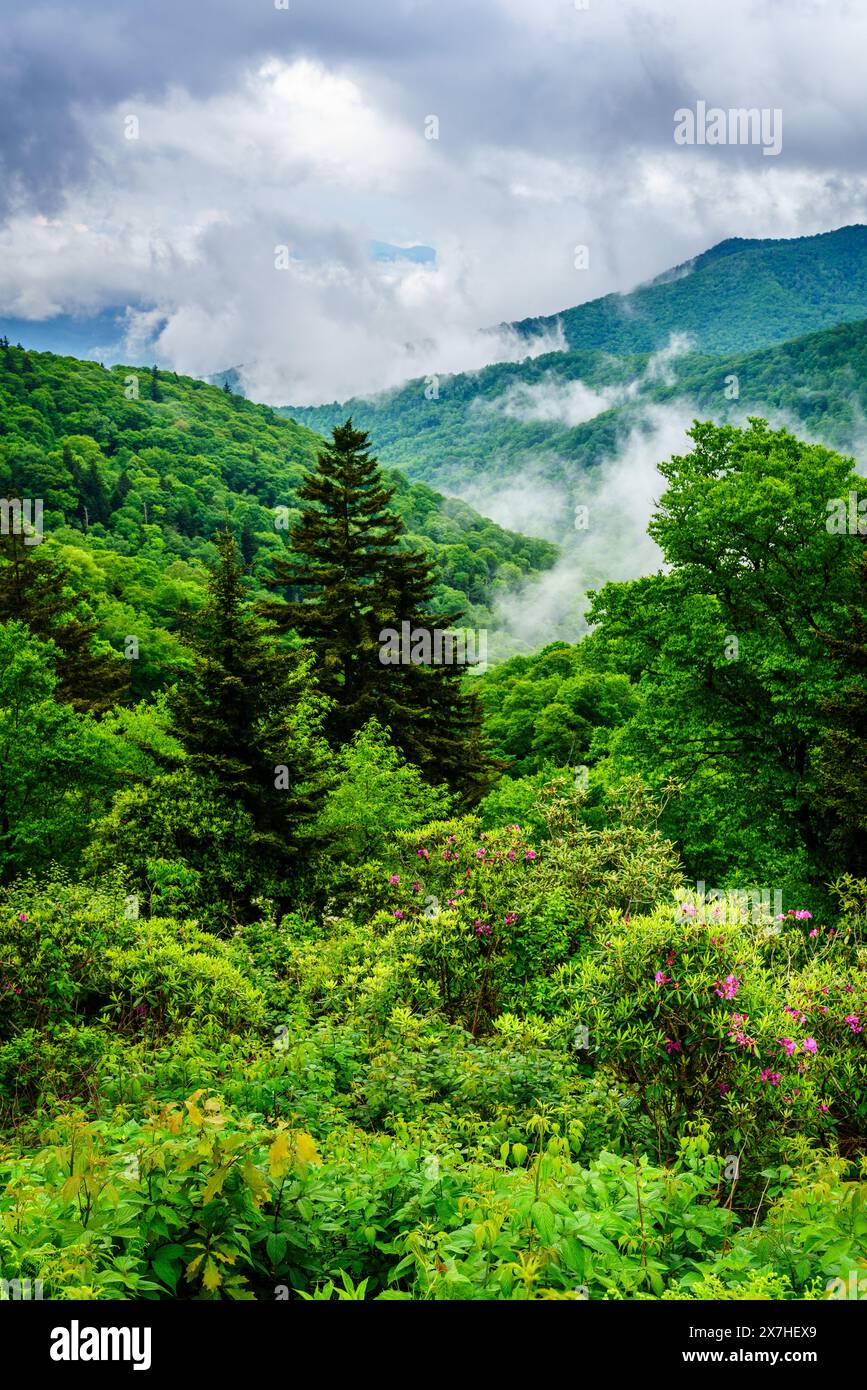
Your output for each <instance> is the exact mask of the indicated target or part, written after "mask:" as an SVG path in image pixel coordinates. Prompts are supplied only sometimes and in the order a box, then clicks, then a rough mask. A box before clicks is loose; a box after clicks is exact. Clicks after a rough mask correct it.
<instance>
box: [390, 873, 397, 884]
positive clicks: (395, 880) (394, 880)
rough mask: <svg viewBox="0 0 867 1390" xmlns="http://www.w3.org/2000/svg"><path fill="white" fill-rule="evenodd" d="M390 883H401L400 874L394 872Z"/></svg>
mask: <svg viewBox="0 0 867 1390" xmlns="http://www.w3.org/2000/svg"><path fill="white" fill-rule="evenodd" d="M388 881H389V883H400V874H392V876H391V878H390V879H389V880H388Z"/></svg>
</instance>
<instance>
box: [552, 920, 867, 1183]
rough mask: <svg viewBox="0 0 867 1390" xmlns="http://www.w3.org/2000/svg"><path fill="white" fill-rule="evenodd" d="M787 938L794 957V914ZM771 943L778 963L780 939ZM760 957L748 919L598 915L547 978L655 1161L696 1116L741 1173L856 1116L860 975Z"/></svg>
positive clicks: (860, 1092)
mask: <svg viewBox="0 0 867 1390" xmlns="http://www.w3.org/2000/svg"><path fill="white" fill-rule="evenodd" d="M788 930H793V931H795V932H797V933H798V936H799V940H798V941H797V942H796V943H795V946H794V953H795V954H798V953H799V951H800V933H801V922H800V920H796V919H793V923H792V926H791V927H789V926H788V925H781V928H780V935H782V936H784V933H785V931H788ZM774 941H775V957H776V966H777V967H778V966H779V962H780V959H781V957H782V956H783V954H784V952H785V941H784V940H782V941H781V940H780V939H779V937H777V936H775V938H774ZM832 949H833V948H832ZM767 953H768V952H767V938H766V937H765V936H764V931H763V925H761V924H760V925H756V926H753V925H752V924H748V923H742V924H736V925H725V926H723V927H715V926H713V925H707V924H704V923H696V922H694V921H693V920H691V919H690V918H689V917H686V918H684V917H683V915H682V914H681V913H680V911H679V909H678V908H674V909H659V910H657V911H656V912H655V913H653V914H652V915H651V916H649V917H641V918H632V919H631V920H630V921H629V922H625V921H624V920H623V919H611V920H610V921H609V923H608V925H607V926H605V927H603V928H602V929H600V930H599V931H598V932H597V934H596V937H595V939H594V943H593V948H592V950H591V951H590V952H588V953H587V954H586V955H585V956H584V957H583V958H582V959H581V960H580V961H579V963H578V964H577V966H575V967H571V966H570V967H569V968H568V969H566V970H564V971H563V972H561V988H562V990H563V994H564V998H566V999H568V1001H569V1003H570V1006H571V1008H572V1010H573V1011H574V1016H575V1018H576V1020H579V1021H580V1022H581V1023H582V1024H583V1025H584V1026H585V1027H586V1029H587V1032H588V1035H589V1040H588V1050H589V1055H590V1056H591V1057H592V1058H594V1059H595V1060H596V1062H597V1064H602V1065H604V1066H605V1067H606V1068H607V1069H609V1070H610V1071H611V1072H612V1073H613V1075H615V1076H616V1077H617V1078H618V1079H619V1080H621V1081H625V1082H628V1083H630V1084H631V1085H632V1086H633V1087H634V1088H635V1094H636V1097H637V1099H638V1102H639V1104H640V1105H641V1107H642V1109H643V1110H644V1112H645V1113H646V1114H647V1116H648V1117H649V1119H650V1120H651V1122H652V1124H653V1126H654V1130H655V1133H656V1142H657V1149H658V1152H659V1155H660V1157H663V1156H666V1155H670V1154H671V1153H673V1152H674V1150H675V1147H676V1143H677V1139H678V1136H679V1135H682V1134H683V1133H684V1132H685V1130H686V1129H687V1127H688V1126H689V1125H690V1124H693V1123H695V1121H696V1120H697V1119H701V1118H704V1119H706V1120H707V1121H708V1122H709V1124H710V1126H711V1134H712V1137H713V1143H714V1144H715V1145H716V1147H717V1148H718V1150H719V1151H720V1152H724V1153H730V1154H732V1155H733V1156H741V1157H743V1156H744V1155H749V1157H750V1159H751V1160H752V1175H753V1177H755V1176H756V1175H757V1172H758V1166H759V1160H760V1161H765V1160H766V1159H770V1158H772V1157H776V1156H779V1155H785V1154H786V1153H788V1152H794V1151H795V1150H796V1149H797V1148H798V1147H799V1146H800V1145H802V1144H803V1142H804V1141H805V1140H806V1139H810V1138H812V1139H814V1140H816V1141H817V1142H823V1141H826V1140H829V1139H830V1138H831V1137H832V1136H833V1132H834V1130H835V1128H837V1127H842V1128H843V1129H844V1130H845V1129H846V1128H847V1127H848V1128H851V1127H852V1126H853V1125H857V1123H858V1122H859V1117H861V1116H863V1106H864V1093H865V1079H867V1078H865V1053H864V1050H863V1038H862V1035H861V1034H860V1033H858V1032H857V1031H856V1029H857V1028H858V1027H859V1025H860V1020H861V1017H862V1013H863V1010H864V1002H865V997H867V996H865V988H867V972H865V970H864V969H863V967H855V968H854V969H850V970H846V971H844V972H843V973H841V972H840V971H839V968H838V967H837V966H836V965H835V963H834V960H833V958H830V957H820V958H818V959H817V960H816V961H815V962H814V963H812V964H810V965H808V966H807V967H805V968H804V969H803V970H802V971H797V970H794V971H791V972H789V973H783V972H781V971H780V970H779V968H774V966H773V965H771V964H769V963H768V960H767V959H766V957H767ZM823 1001H827V1002H823ZM823 1010H825V1012H823Z"/></svg>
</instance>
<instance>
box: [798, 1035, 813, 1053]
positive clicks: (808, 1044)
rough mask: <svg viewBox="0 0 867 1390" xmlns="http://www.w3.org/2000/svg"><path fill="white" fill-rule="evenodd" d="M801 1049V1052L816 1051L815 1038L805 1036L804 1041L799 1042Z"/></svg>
mask: <svg viewBox="0 0 867 1390" xmlns="http://www.w3.org/2000/svg"><path fill="white" fill-rule="evenodd" d="M801 1051H802V1052H815V1051H816V1039H815V1038H805V1039H804V1041H803V1042H802V1043H801Z"/></svg>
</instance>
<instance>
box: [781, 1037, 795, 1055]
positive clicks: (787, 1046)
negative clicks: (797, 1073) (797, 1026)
mask: <svg viewBox="0 0 867 1390" xmlns="http://www.w3.org/2000/svg"><path fill="white" fill-rule="evenodd" d="M780 1047H781V1048H783V1050H784V1051H785V1054H786V1056H787V1057H791V1055H792V1053H793V1052H794V1050H795V1048H796V1047H797V1043H795V1042H794V1041H793V1039H792V1038H780Z"/></svg>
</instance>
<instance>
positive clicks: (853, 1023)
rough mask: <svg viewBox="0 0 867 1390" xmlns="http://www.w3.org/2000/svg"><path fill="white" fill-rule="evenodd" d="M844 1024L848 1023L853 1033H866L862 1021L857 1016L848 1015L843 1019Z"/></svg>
mask: <svg viewBox="0 0 867 1390" xmlns="http://www.w3.org/2000/svg"><path fill="white" fill-rule="evenodd" d="M843 1022H844V1023H848V1025H849V1028H850V1030H851V1032H853V1033H863V1032H864V1029H863V1028H862V1027H861V1020H860V1018H859V1017H858V1015H857V1014H847V1015H846V1017H845V1018H844V1019H843Z"/></svg>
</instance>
